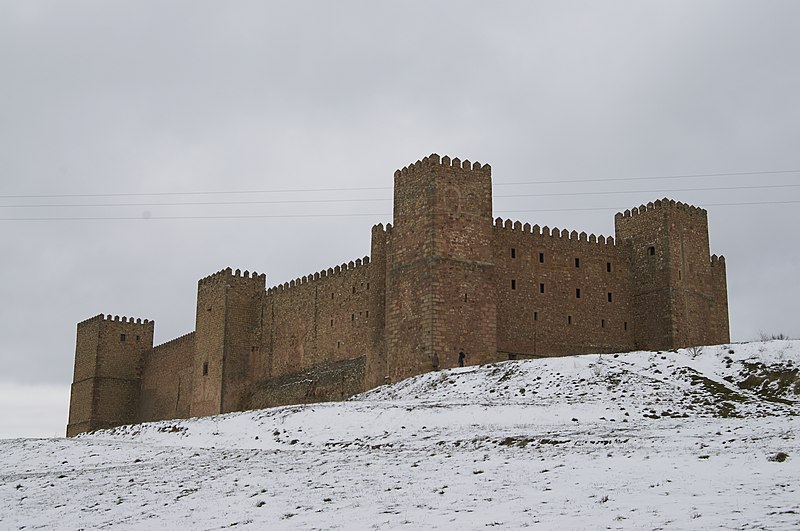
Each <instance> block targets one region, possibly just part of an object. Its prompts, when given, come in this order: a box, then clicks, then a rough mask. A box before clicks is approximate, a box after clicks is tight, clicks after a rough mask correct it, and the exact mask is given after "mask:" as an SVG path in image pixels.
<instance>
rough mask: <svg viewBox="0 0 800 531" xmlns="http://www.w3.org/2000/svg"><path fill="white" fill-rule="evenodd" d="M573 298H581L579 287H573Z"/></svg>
mask: <svg viewBox="0 0 800 531" xmlns="http://www.w3.org/2000/svg"><path fill="white" fill-rule="evenodd" d="M575 298H576V299H580V298H581V288H575Z"/></svg>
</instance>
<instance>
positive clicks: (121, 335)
mask: <svg viewBox="0 0 800 531" xmlns="http://www.w3.org/2000/svg"><path fill="white" fill-rule="evenodd" d="M119 342H120V343H125V334H120V335H119Z"/></svg>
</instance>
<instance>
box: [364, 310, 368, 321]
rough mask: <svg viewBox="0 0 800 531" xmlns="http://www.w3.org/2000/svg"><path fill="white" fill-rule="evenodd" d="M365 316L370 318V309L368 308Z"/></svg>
mask: <svg viewBox="0 0 800 531" xmlns="http://www.w3.org/2000/svg"><path fill="white" fill-rule="evenodd" d="M364 317H366V318H367V319H369V310H367V312H366V315H365V316H364Z"/></svg>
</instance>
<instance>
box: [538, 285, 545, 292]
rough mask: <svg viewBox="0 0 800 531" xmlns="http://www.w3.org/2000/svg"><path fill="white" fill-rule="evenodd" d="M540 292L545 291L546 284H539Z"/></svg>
mask: <svg viewBox="0 0 800 531" xmlns="http://www.w3.org/2000/svg"><path fill="white" fill-rule="evenodd" d="M539 293H544V284H539Z"/></svg>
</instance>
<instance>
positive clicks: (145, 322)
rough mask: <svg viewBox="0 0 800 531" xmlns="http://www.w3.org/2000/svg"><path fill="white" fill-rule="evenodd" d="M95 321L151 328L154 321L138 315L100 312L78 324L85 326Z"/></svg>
mask: <svg viewBox="0 0 800 531" xmlns="http://www.w3.org/2000/svg"><path fill="white" fill-rule="evenodd" d="M95 321H106V322H115V323H125V324H129V325H134V326H136V325H140V326H149V327H151V328H152V327H153V325H154V324H155V321H151V320H149V319H140V318H138V317H137V318H133V317H126V316H124V315H123V316H122V317H120V316H119V315H111V314H108V315H104V314H102V313H100V314H97V315H95V316H94V317H89V318H88V319H85V320H83V321H81V322H79V323H78V326H85V325H88V324H90V323H93V322H95Z"/></svg>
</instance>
